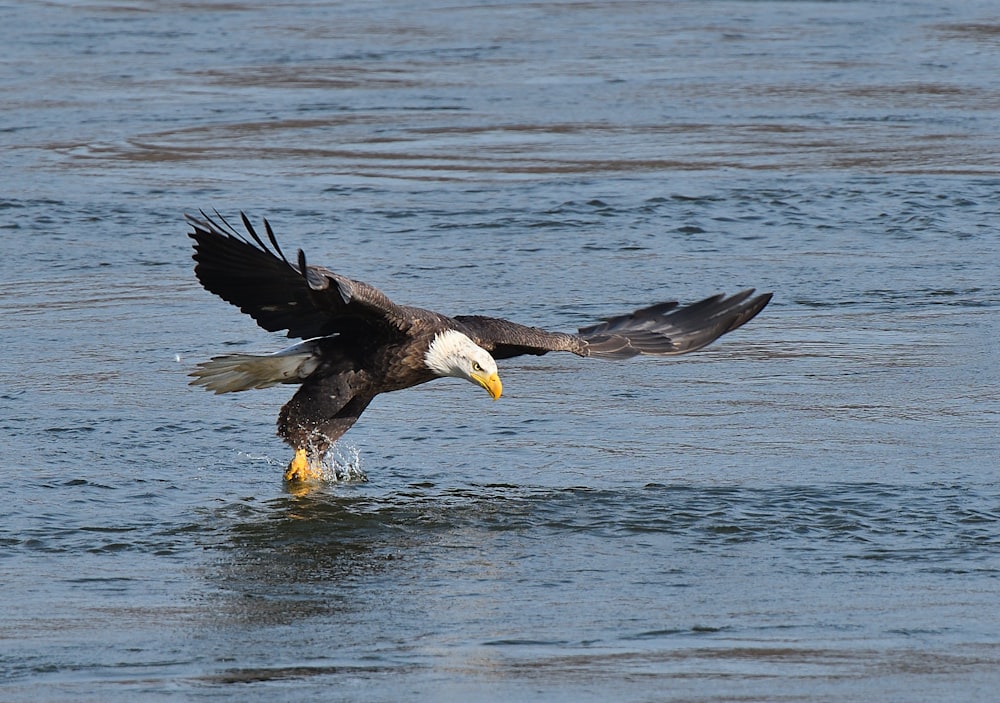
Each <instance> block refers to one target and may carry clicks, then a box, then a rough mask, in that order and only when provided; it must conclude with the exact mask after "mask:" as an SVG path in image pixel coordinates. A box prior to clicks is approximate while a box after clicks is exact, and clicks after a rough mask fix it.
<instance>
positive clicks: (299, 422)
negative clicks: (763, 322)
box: [278, 374, 373, 483]
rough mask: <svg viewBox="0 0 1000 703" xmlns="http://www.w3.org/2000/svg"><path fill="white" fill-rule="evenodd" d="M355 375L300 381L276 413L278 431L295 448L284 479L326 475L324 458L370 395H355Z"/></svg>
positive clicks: (317, 477) (362, 408)
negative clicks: (283, 405) (289, 397)
mask: <svg viewBox="0 0 1000 703" xmlns="http://www.w3.org/2000/svg"><path fill="white" fill-rule="evenodd" d="M357 380H358V376H357V374H340V375H335V376H325V377H323V376H321V377H317V378H315V379H310V380H309V381H306V382H305V383H304V384H302V387H301V388H299V390H298V392H296V393H295V395H294V396H292V399H291V400H289V401H288V402H287V403H286V404H285V407H283V408H282V409H281V414H280V415H279V416H278V434H279V435H280V436H281V437H283V438H284V439H285V441H286V442H288V443H289V444H291V445H292V447H294V448H295V456H294V458H292V461H291V463H290V464H289V465H288V469H287V470H286V471H285V480H286V481H288V482H290V483H294V482H301V481H313V480H316V479H322V478H325V477H327V476H328V472H326V471H324V468H323V458H324V456H325V455H326V452H327V450H328V449H329V448H330V446H331V445H332V444H333V443H334V442H336V441H337V440H338V439H340V437H341V435H343V434H344V433H345V432H347V430H348V429H350V427H351V425H353V424H354V423H355V422H356V421H357V419H358V417H359V416H360V415H361V413H362V411H364V409H365V407H367V405H368V403H369V402H370V401H371V399H372V397H373V396H372V395H369V394H363V395H358V394H357V388H355V387H354V386H352V381H353V382H357Z"/></svg>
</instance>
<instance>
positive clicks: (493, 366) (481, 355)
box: [424, 330, 503, 400]
mask: <svg viewBox="0 0 1000 703" xmlns="http://www.w3.org/2000/svg"><path fill="white" fill-rule="evenodd" d="M424 363H425V364H427V368H429V369H430V370H431V371H433V372H434V373H435V374H437V375H438V376H452V377H454V378H464V379H465V380H467V381H472V382H473V383H475V384H477V385H480V386H482V387H483V388H485V389H486V392H487V393H489V394H490V397H491V398H493V400H496V399H497V398H499V397H500V393H501V392H503V384H501V383H500V375H499V374H498V373H497V362H496V361H495V360H494V359H493V357H492V356H490V353H489V352H488V351H486V350H485V349H483V348H482V347H481V346H479V345H478V344H476V343H475V342H473V341H472V340H471V339H469V338H468V337H467V336H465V335H464V334H462V333H461V332H459V331H458V330H445V331H444V332H438V333H437V334H436V335H434V339H433V340H432V341H431V345H430V347H429V348H428V349H427V353H426V354H425V355H424Z"/></svg>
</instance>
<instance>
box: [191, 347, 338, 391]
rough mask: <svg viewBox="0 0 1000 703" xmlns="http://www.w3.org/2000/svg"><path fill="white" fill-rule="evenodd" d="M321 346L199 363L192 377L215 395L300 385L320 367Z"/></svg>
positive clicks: (241, 355) (231, 356)
mask: <svg viewBox="0 0 1000 703" xmlns="http://www.w3.org/2000/svg"><path fill="white" fill-rule="evenodd" d="M318 349H319V344H318V341H317V340H315V339H309V340H306V341H305V342H300V343H299V344H296V345H294V346H291V347H288V348H287V349H283V350H281V351H279V352H275V353H274V354H226V355H224V356H216V357H213V358H211V359H209V360H208V361H203V362H201V363H200V364H198V368H197V369H195V370H194V371H192V372H191V373H190V374H189V375H190V376H194V380H193V381H191V385H192V386H204V387H205V388H206V389H208V390H210V391H215V392H216V393H235V392H236V391H246V390H250V389H251V388H270V387H271V386H276V385H278V384H279V383H301V382H302V381H304V380H305V379H306V378H308V377H309V375H310V374H312V373H313V372H314V371H315V370H316V369H317V368H318V367H319V362H320V358H319V354H318Z"/></svg>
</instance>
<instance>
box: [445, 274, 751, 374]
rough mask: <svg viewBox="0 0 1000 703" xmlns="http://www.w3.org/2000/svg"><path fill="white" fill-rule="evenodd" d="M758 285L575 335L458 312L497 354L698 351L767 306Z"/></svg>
mask: <svg viewBox="0 0 1000 703" xmlns="http://www.w3.org/2000/svg"><path fill="white" fill-rule="evenodd" d="M753 293H754V291H753V289H750V290H745V291H742V292H740V293H737V294H736V295H733V296H730V297H728V298H727V297H726V296H725V295H723V294H719V295H714V296H712V297H711V298H706V299H705V300H702V301H700V302H697V303H693V304H691V305H688V306H685V307H679V306H678V304H677V303H675V302H666V303H657V304H656V305H652V306H650V307H648V308H643V309H641V310H636V311H635V312H633V313H631V314H629V315H621V316H619V317H612V318H609V319H607V320H605V321H604V322H601V323H599V324H596V325H591V326H590V327H583V328H581V329H580V330H579V332H578V333H577V334H575V335H573V334H565V333H560V332H546V331H545V330H541V329H538V328H536V327H525V326H524V325H518V324H516V323H513V322H509V321H507V320H501V319H497V318H492V317H478V316H464V317H463V316H459V317H456V318H455V319H456V320H457V321H458V322H459V323H461V324H462V325H463V326H464V327H465V328H466V329H467V330H468V333H469V335H470V336H471V337H472V338H473V339H475V340H476V342H477V343H478V344H479V345H480V346H482V347H484V348H485V349H487V350H488V351H490V352H492V353H493V356H494V357H496V358H498V359H504V358H509V357H512V356H518V355H521V354H538V355H540V354H546V353H548V352H550V351H569V352H573V353H574V354H579V355H580V356H592V357H596V358H599V359H627V358H629V357H632V356H637V355H639V354H644V355H648V356H675V355H677V354H686V353H688V352H693V351H696V350H698V349H701V348H702V347H704V346H706V345H708V344H710V343H711V342H713V341H715V340H716V339H718V338H719V337H721V336H722V335H724V334H725V333H727V332H731V331H733V330H734V329H736V328H737V327H740V326H741V325H743V324H745V323H746V322H748V321H749V320H751V319H753V317H754V316H755V315H756V314H757V313H759V312H760V311H761V310H763V309H764V306H765V305H767V304H768V302H769V301H770V300H771V294H770V293H764V294H761V295H758V296H755V297H754V296H753Z"/></svg>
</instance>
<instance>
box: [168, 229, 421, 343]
mask: <svg viewBox="0 0 1000 703" xmlns="http://www.w3.org/2000/svg"><path fill="white" fill-rule="evenodd" d="M216 216H217V218H218V221H216V220H214V219H212V218H211V217H209V216H208V215H206V214H205V213H204V212H203V213H201V217H192V216H191V215H186V216H185V217H186V219H187V221H188V223H189V224H190V225H191V227H192V228H193V229H194V231H193V232H190V233H189V235H190V237H191V238H192V239H194V240H195V247H194V248H195V254H194V260H195V261H196V262H197V264H196V266H195V274H196V275H197V276H198V280H199V281H201V284H202V285H203V286H205V288H206V289H207V290H209V291H211V292H212V293H215V294H216V295H218V296H219V297H220V298H222V299H223V300H226V301H228V302H230V303H232V304H233V305H235V306H237V307H238V308H239V309H240V310H242V311H243V312H245V313H246V314H247V315H250V317H252V318H253V319H254V320H256V321H257V324H258V325H260V326H261V327H263V328H264V329H266V330H268V331H270V332H277V331H280V330H287V331H288V336H289V337H299V338H302V339H309V338H312V337H322V336H326V335H330V334H334V333H336V332H357V331H359V330H360V329H371V328H372V327H373V326H375V327H383V328H385V329H387V330H395V331H399V332H402V331H405V329H406V328H407V326H408V324H409V321H410V319H411V316H410V315H408V314H407V313H406V311H405V310H404V309H403V308H402V307H401V306H398V305H396V304H395V303H393V302H392V301H391V300H389V298H388V297H387V296H386V295H385V294H384V293H382V292H381V291H380V290H378V289H377V288H375V287H374V286H370V285H368V284H367V283H362V282H361V281H352V280H351V279H349V278H345V277H343V276H340V275H338V274H336V273H334V272H332V271H329V270H327V269H325V268H322V267H320V266H311V265H308V264H307V263H306V260H305V255H304V254H303V253H302V251H301V250H299V256H298V261H297V262H296V263H292V262H290V261H289V260H288V259H287V258H285V255H284V253H283V252H282V251H281V248H280V247H279V246H278V242H277V240H276V239H275V237H274V232H273V231H272V230H271V226H270V224H268V222H267V220H264V228H265V230H266V232H267V237H268V240H269V242H270V244H271V246H270V247H268V245H267V244H265V243H264V241H263V240H262V239H261V238H260V236H259V235H258V234H257V232H256V231H255V230H254V228H253V225H251V224H250V221H249V220H248V219H247V217H246V215H244V214H243V213H240V217H241V218H242V219H243V225H244V226H245V227H246V230H247V233H248V234H249V235H250V237H251V238H252V240H253V241H249V240H247V239H246V238H245V237H243V236H242V235H241V234H240V233H239V232H237V231H236V230H235V228H233V227H232V226H231V225H230V224H229V223H228V222H226V220H225V218H223V217H222V216H221V215H218V214H217V215H216Z"/></svg>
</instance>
